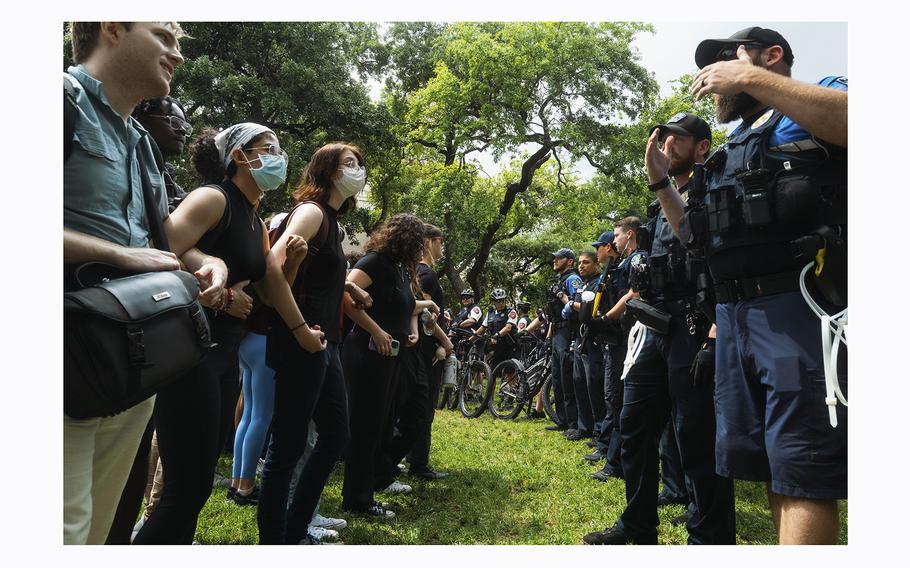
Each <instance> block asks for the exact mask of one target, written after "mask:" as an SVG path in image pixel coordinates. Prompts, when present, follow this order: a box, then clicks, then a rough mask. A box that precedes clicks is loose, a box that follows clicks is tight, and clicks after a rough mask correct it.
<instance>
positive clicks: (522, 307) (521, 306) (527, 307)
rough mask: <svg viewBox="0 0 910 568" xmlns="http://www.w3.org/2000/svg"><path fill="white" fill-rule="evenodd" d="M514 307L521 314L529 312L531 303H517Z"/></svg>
mask: <svg viewBox="0 0 910 568" xmlns="http://www.w3.org/2000/svg"><path fill="white" fill-rule="evenodd" d="M515 307H516V308H518V309H519V310H521V311H523V312H530V311H531V302H518V303H517V304H515Z"/></svg>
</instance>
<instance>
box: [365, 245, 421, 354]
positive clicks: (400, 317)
mask: <svg viewBox="0 0 910 568" xmlns="http://www.w3.org/2000/svg"><path fill="white" fill-rule="evenodd" d="M354 268H356V269H358V270H362V271H363V272H365V273H366V274H367V276H369V277H370V280H372V281H373V282H372V284H370V285H369V287H367V289H366V291H367V292H369V293H370V296H371V297H372V298H373V307H372V308H369V309H368V310H367V314H369V316H370V317H371V318H373V321H375V322H376V323H377V324H378V325H379V327H381V328H382V329H383V331H385V332H386V333H388V334H390V335H391V336H392V337H394V338H395V339H397V340H398V341H401V342H402V343H403V342H405V341H406V340H407V337H408V335H409V334H410V328H411V326H410V324H411V314H412V313H414V305H415V300H414V294H413V293H412V292H411V285H410V282H409V281H408V277H407V270H406V269H405V268H404V266H402V265H401V264H399V263H396V262H395V261H393V260H392V258H391V257H389V256H388V255H387V254H385V253H377V252H368V253H367V254H366V255H365V256H364V257H363V258H361V259H360V260H358V261H357V264H355V265H354Z"/></svg>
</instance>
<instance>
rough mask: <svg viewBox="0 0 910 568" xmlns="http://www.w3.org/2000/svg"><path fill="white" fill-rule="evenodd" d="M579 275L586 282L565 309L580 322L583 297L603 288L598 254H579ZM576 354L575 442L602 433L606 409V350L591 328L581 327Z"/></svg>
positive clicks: (571, 438) (573, 378) (575, 348)
mask: <svg viewBox="0 0 910 568" xmlns="http://www.w3.org/2000/svg"><path fill="white" fill-rule="evenodd" d="M578 275H579V276H580V277H581V280H582V282H581V285H580V286H579V288H578V289H577V290H576V291H575V296H574V298H573V300H572V301H571V302H569V303H568V304H566V307H565V308H563V312H568V311H569V310H571V311H572V313H571V314H569V315H571V317H573V318H575V319H580V312H581V310H582V294H584V293H585V292H591V294H592V295H593V294H595V293H596V292H597V289H598V287H599V286H600V276H601V274H600V265H598V264H597V253H596V252H594V251H590V252H588V251H586V252H582V253H581V254H579V255H578ZM572 353H573V362H572V365H573V367H572V369H573V377H572V380H573V384H574V386H575V401H576V404H577V407H578V432H577V433H576V434H574V435H572V436H566V438H568V439H569V440H573V441H575V440H581V439H583V438H592V437H595V436H596V435H598V434H600V426H601V425H602V423H603V419H604V413H605V412H606V409H605V403H604V396H603V392H604V383H603V380H604V375H603V349H601V348H600V347H599V346H596V345H594V341H593V336H592V335H591V334H590V333H589V329H588V326H587V325H580V326H579V331H578V334H577V337H576V338H575V341H574V342H573V347H572ZM595 453H596V452H595ZM596 459H599V458H596Z"/></svg>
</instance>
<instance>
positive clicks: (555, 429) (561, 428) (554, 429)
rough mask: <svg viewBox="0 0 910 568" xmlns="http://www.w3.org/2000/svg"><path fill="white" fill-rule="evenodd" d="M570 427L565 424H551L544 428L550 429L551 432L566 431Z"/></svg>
mask: <svg viewBox="0 0 910 568" xmlns="http://www.w3.org/2000/svg"><path fill="white" fill-rule="evenodd" d="M568 429H569V427H568V426H566V425H565V424H550V425H549V426H547V427H546V428H544V430H549V431H550V432H565V431H566V430H568Z"/></svg>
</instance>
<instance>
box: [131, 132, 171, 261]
mask: <svg viewBox="0 0 910 568" xmlns="http://www.w3.org/2000/svg"><path fill="white" fill-rule="evenodd" d="M134 151H135V152H136V161H137V162H139V174H140V176H141V177H142V200H143V201H144V202H145V215H146V217H147V218H148V222H149V233H150V235H151V237H152V240H154V242H155V248H156V249H158V250H163V251H167V252H170V250H171V245H170V243H169V242H168V240H167V235H166V234H165V232H164V222H163V221H162V220H161V212H160V211H158V204H157V203H155V192H154V190H153V188H152V181H151V179H149V174H148V171H146V169H145V164H144V163H143V160H142V156H141V154H140V153H139V151H138V149H137V150H134Z"/></svg>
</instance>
